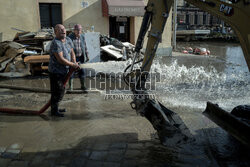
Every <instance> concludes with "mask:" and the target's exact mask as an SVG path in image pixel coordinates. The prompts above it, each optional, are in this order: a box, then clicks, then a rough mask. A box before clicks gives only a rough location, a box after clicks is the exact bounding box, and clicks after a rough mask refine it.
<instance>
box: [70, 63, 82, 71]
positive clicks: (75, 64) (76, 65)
mask: <svg viewBox="0 0 250 167" xmlns="http://www.w3.org/2000/svg"><path fill="white" fill-rule="evenodd" d="M71 67H72V68H73V69H75V70H78V69H80V66H79V64H78V63H72V65H71Z"/></svg>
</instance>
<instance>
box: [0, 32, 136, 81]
mask: <svg viewBox="0 0 250 167" xmlns="http://www.w3.org/2000/svg"><path fill="white" fill-rule="evenodd" d="M67 33H68V32H67ZM53 38H54V31H53V29H42V30H41V31H39V32H25V31H21V32H18V33H17V34H16V35H15V37H14V39H13V41H5V42H2V43H0V76H3V77H20V76H26V75H30V73H31V74H32V75H36V74H40V73H41V72H44V71H47V70H48V63H49V59H50V56H49V49H50V44H51V41H52V40H53ZM100 48H101V60H102V61H104V62H105V61H110V60H115V61H124V60H128V59H130V58H132V57H133V50H134V48H135V46H134V45H132V44H131V43H129V42H121V41H119V40H118V39H115V38H110V37H108V36H104V35H100Z"/></svg>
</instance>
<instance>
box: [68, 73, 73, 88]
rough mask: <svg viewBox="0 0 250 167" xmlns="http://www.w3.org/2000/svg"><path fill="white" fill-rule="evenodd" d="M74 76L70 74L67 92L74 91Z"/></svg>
mask: <svg viewBox="0 0 250 167" xmlns="http://www.w3.org/2000/svg"><path fill="white" fill-rule="evenodd" d="M73 76H74V73H73V74H72V76H71V77H70V79H69V90H73V89H74V86H73V85H74V80H73V78H74V77H73Z"/></svg>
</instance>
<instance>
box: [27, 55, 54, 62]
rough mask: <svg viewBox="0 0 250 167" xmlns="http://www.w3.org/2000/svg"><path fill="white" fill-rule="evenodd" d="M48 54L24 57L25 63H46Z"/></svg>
mask: <svg viewBox="0 0 250 167" xmlns="http://www.w3.org/2000/svg"><path fill="white" fill-rule="evenodd" d="M49 59H50V55H35V56H27V57H25V58H24V62H25V63H48V62H49Z"/></svg>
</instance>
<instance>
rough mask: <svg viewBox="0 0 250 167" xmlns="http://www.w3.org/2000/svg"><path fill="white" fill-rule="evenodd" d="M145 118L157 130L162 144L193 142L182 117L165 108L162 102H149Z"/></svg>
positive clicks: (171, 144) (146, 106)
mask: <svg viewBox="0 0 250 167" xmlns="http://www.w3.org/2000/svg"><path fill="white" fill-rule="evenodd" d="M143 112H144V116H145V117H146V118H147V119H148V120H149V121H150V122H151V124H152V125H153V127H154V129H156V130H157V133H158V136H159V139H160V141H161V143H162V144H163V145H165V146H176V145H178V144H182V143H187V142H191V141H193V137H192V135H191V133H190V131H189V129H188V128H187V126H186V125H185V124H184V122H183V121H182V119H181V118H180V116H178V115H177V114H176V113H174V112H173V111H171V110H169V109H167V108H166V107H164V106H163V105H162V104H161V103H160V102H158V101H155V100H149V101H148V102H147V104H146V105H145V108H144V111H143Z"/></svg>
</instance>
